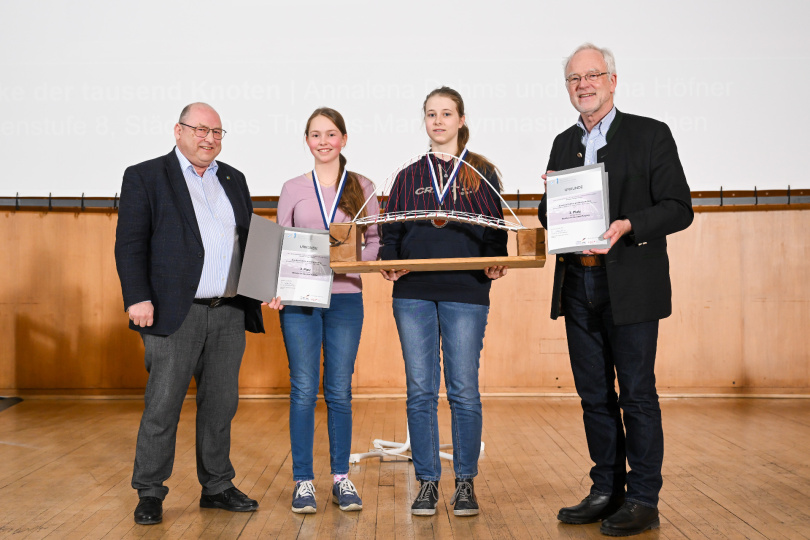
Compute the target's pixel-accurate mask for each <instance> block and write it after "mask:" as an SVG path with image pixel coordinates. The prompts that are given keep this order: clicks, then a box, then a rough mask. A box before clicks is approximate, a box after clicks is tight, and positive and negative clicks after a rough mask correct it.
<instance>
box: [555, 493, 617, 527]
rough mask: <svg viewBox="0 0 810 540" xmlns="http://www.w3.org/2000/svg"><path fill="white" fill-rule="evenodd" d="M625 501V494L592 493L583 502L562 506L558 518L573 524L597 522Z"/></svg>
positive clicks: (609, 514)
mask: <svg viewBox="0 0 810 540" xmlns="http://www.w3.org/2000/svg"><path fill="white" fill-rule="evenodd" d="M623 503H624V494H621V495H600V494H598V493H591V494H590V495H588V496H587V497H585V498H584V499H582V502H581V503H579V504H577V505H575V506H566V507H565V508H560V512H559V513H558V514H557V519H559V520H560V521H562V522H563V523H570V524H572V525H584V524H585V523H595V522H597V521H599V520H600V519H605V518H606V517H608V516H611V515H612V514H613V513H614V512H616V511H617V510H618V509H619V508H621V506H622V504H623Z"/></svg>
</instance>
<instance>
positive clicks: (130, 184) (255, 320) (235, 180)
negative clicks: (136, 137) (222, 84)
mask: <svg viewBox="0 0 810 540" xmlns="http://www.w3.org/2000/svg"><path fill="white" fill-rule="evenodd" d="M217 163H218V165H219V168H218V170H217V178H219V181H220V183H221V184H222V187H223V188H224V190H225V193H226V194H227V196H228V199H229V200H230V201H231V206H232V207H233V214H234V217H235V218H236V227H237V232H238V234H239V245H240V247H241V253H243V254H244V252H245V244H246V242H247V234H248V227H249V226H250V216H251V214H252V213H253V203H252V202H251V200H250V193H249V191H248V187H247V182H246V181H245V175H243V174H242V173H241V172H239V171H238V170H236V169H234V168H233V167H231V166H230V165H227V164H225V163H222V162H221V161H217ZM204 256H205V251H204V250H203V243H202V238H201V236H200V228H199V226H198V225H197V217H196V215H195V214H194V205H193V204H192V202H191V195H190V194H189V191H188V186H187V185H186V179H185V177H184V176H183V172H182V171H181V170H180V162H179V161H178V159H177V155H176V154H175V151H174V150H172V151H171V152H169V153H168V154H167V155H165V156H163V157H159V158H156V159H152V160H149V161H145V162H143V163H139V164H138V165H133V166H132V167H129V168H127V170H126V171H124V182H123V185H122V187H121V201H120V205H119V209H118V226H117V228H116V230H115V264H116V267H117V268H118V277H119V278H120V279H121V290H122V292H123V295H124V309H126V308H128V307H129V306H131V305H133V304H136V303H138V302H143V301H145V300H151V301H152V304H153V305H154V307H155V316H154V323H153V324H152V326H148V327H144V328H141V327H139V326H135V325H134V324H133V323H132V321H130V325H129V327H130V328H131V329H133V330H137V331H139V332H142V333H145V334H157V335H164V336H165V335H170V334H172V333H174V332H175V331H176V330H177V329H178V328H180V325H181V324H182V323H183V321H184V320H185V318H186V315H188V312H189V310H190V309H191V303H192V301H193V300H194V294H195V293H196V292H197V287H198V286H199V283H200V277H201V276H202V268H203V257H204ZM238 301H239V302H240V303H241V305H242V306H243V307H244V310H245V329H246V330H248V331H249V332H264V326H263V324H262V312H261V305H260V302H259V301H258V300H251V299H248V298H244V297H239V299H238Z"/></svg>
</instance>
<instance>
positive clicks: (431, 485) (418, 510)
mask: <svg viewBox="0 0 810 540" xmlns="http://www.w3.org/2000/svg"><path fill="white" fill-rule="evenodd" d="M420 482H421V483H422V487H421V488H419V495H417V496H416V499H414V501H413V504H412V505H411V514H413V515H415V516H432V515H433V514H435V513H436V503H438V502H439V482H437V481H436V480H420Z"/></svg>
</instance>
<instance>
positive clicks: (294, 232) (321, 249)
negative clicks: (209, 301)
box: [237, 214, 332, 307]
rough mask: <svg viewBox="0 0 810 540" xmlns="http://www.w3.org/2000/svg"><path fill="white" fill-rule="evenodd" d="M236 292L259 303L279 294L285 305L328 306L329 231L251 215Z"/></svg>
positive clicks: (329, 299)
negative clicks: (303, 227)
mask: <svg viewBox="0 0 810 540" xmlns="http://www.w3.org/2000/svg"><path fill="white" fill-rule="evenodd" d="M237 292H238V293H239V294H241V295H242V296H247V297H249V298H255V299H257V300H261V301H263V302H270V301H271V300H272V299H273V298H275V297H276V296H280V297H281V303H282V304H283V305H285V306H309V307H329V303H330V301H331V293H332V271H331V269H330V268H329V233H328V232H327V231H324V230H321V229H302V228H297V227H282V226H281V225H278V224H277V223H275V222H273V221H270V220H269V219H267V218H263V217H261V216H257V215H256V214H253V215H252V216H251V218H250V230H249V231H248V239H247V245H246V246H245V256H244V258H243V259H242V271H241V273H240V275H239V286H238V288H237Z"/></svg>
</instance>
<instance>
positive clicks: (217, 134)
mask: <svg viewBox="0 0 810 540" xmlns="http://www.w3.org/2000/svg"><path fill="white" fill-rule="evenodd" d="M177 123H178V124H180V125H181V126H186V127H187V128H191V129H193V130H194V134H195V135H196V136H197V137H199V138H201V139H204V138H206V137H208V132H209V131H210V132H211V133H213V134H214V138H215V139H216V140H218V141H221V140H222V137H224V136H225V133H227V132H226V131H225V130H224V129H220V128H214V129H211V128H209V127H205V126H197V127H194V126H190V125H188V124H184V123H183V122H177Z"/></svg>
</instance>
